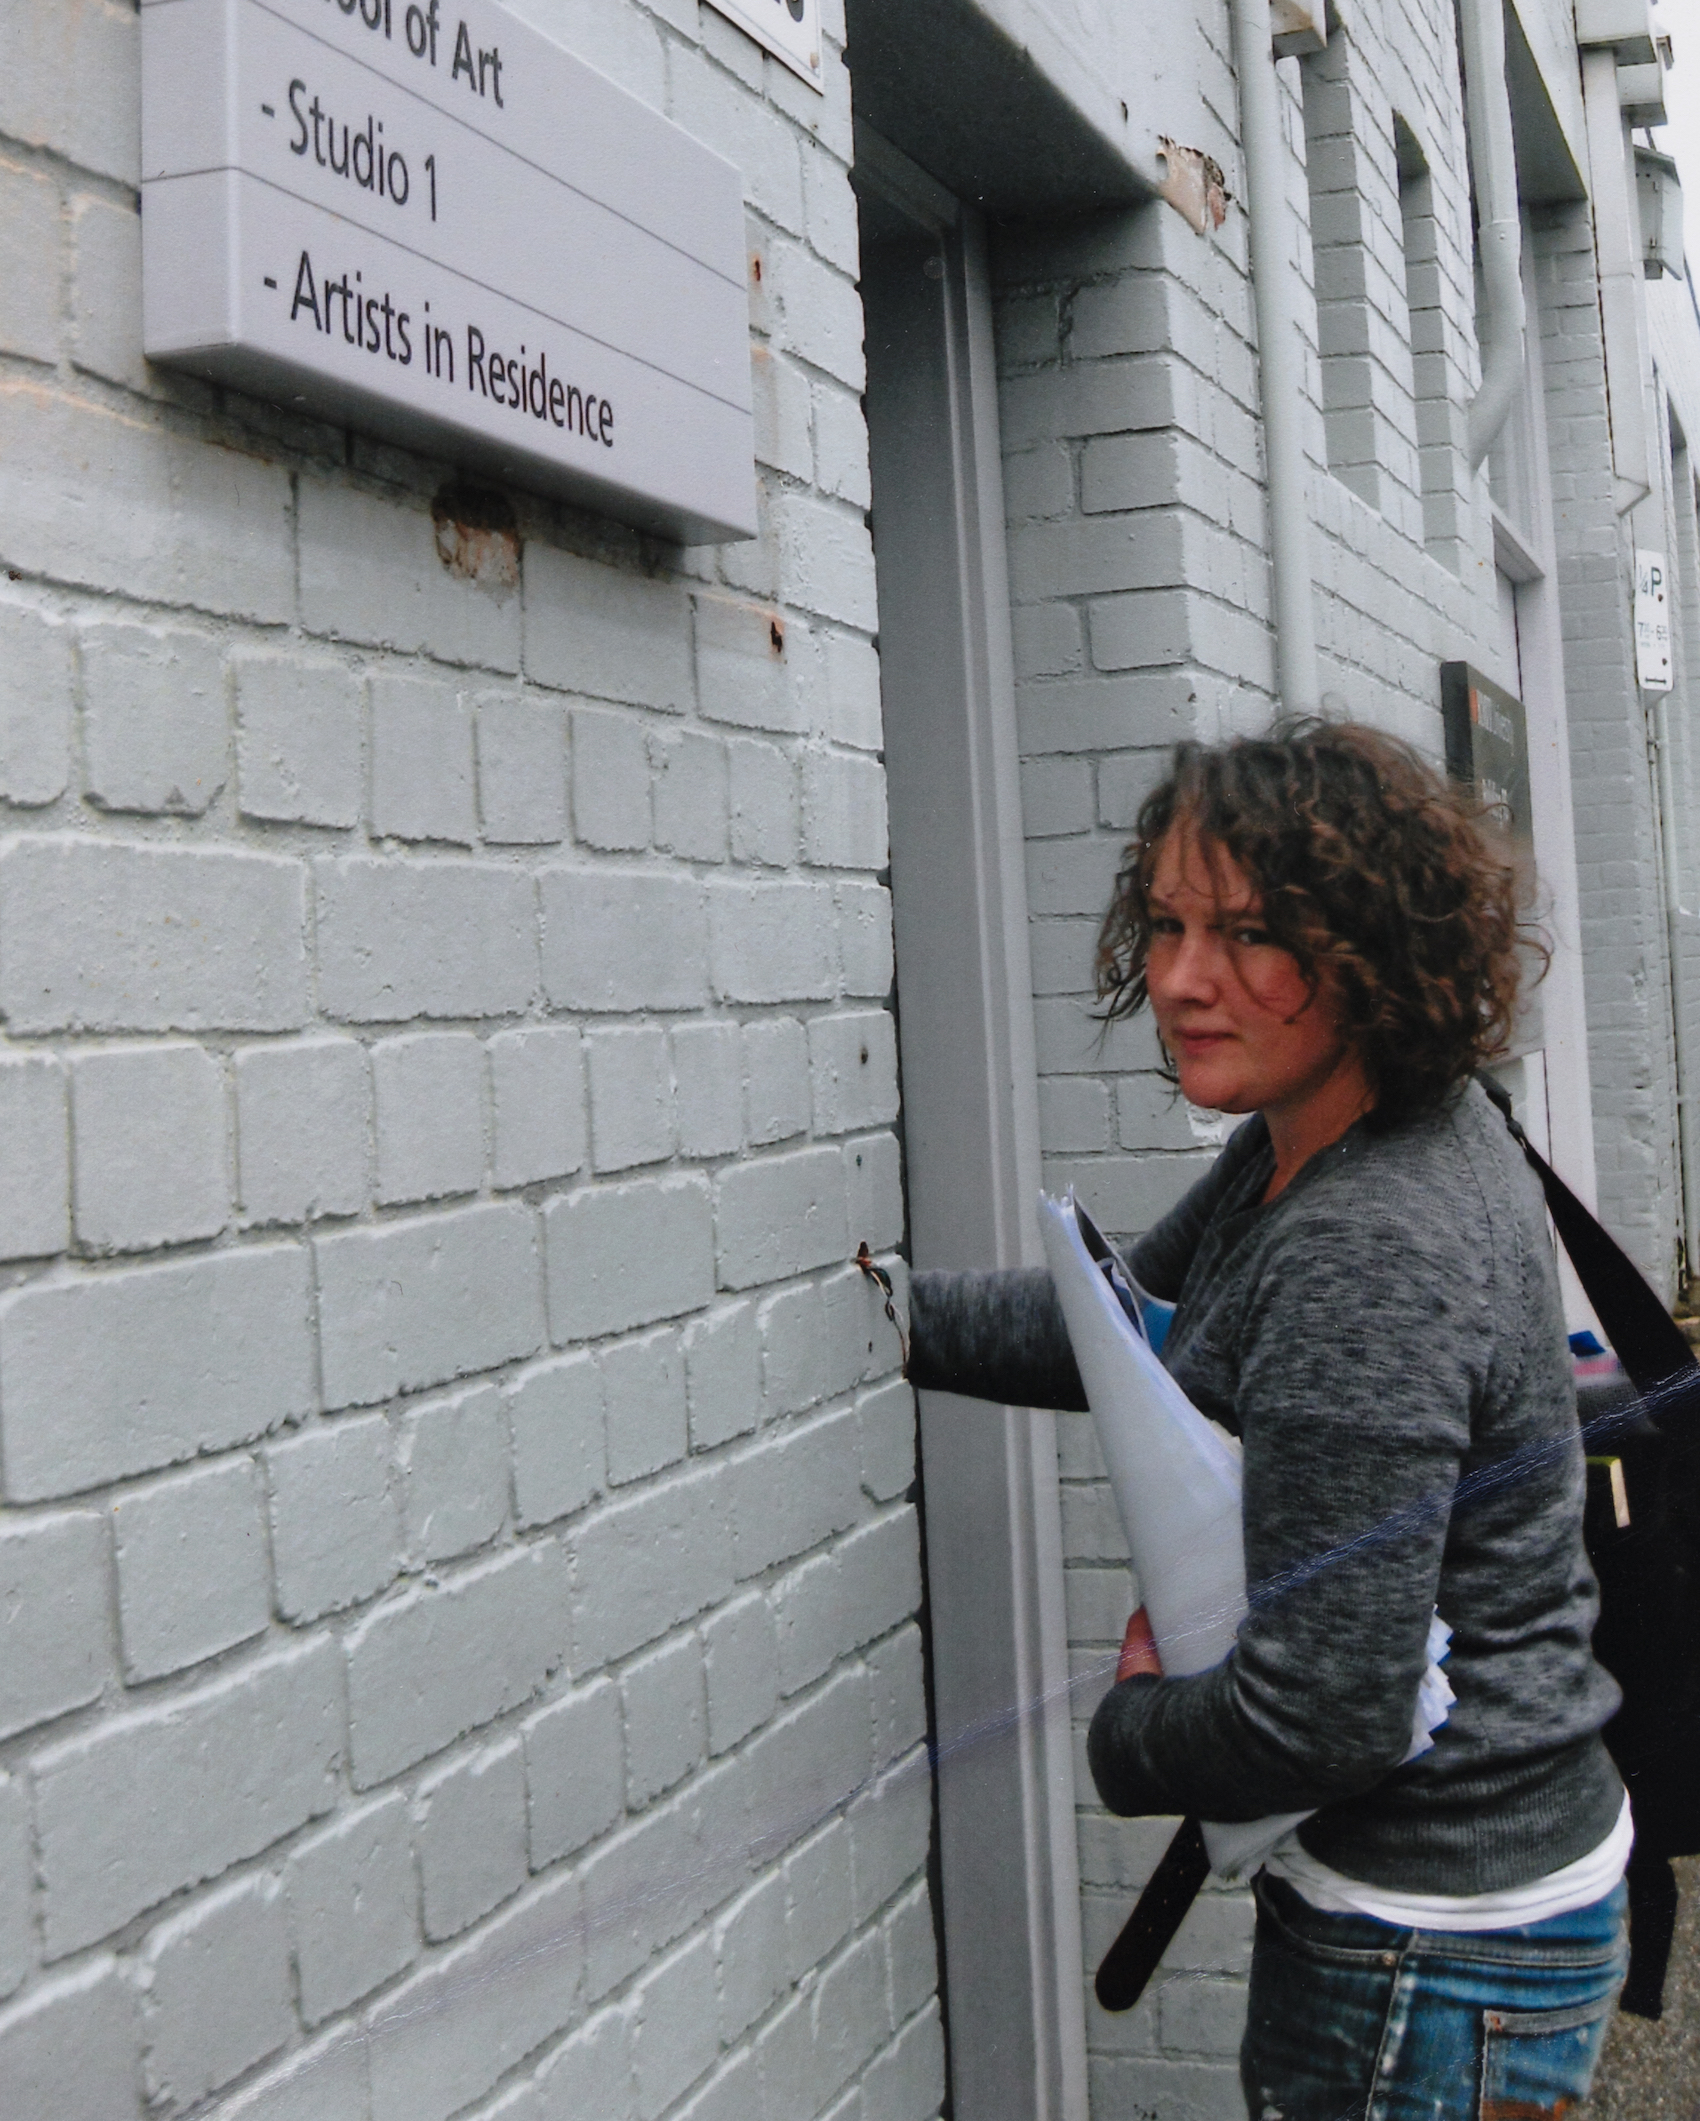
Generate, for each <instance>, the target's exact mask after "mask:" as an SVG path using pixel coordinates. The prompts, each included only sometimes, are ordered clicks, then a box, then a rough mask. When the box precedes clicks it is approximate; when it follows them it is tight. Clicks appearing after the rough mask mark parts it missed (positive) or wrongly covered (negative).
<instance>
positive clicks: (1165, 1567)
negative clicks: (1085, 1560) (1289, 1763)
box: [1039, 1191, 1453, 1879]
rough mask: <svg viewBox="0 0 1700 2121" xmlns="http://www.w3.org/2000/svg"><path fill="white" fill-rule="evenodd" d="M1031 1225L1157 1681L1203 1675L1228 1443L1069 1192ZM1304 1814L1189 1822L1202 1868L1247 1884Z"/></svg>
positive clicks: (1234, 1591) (1232, 1530)
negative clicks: (1166, 1354) (1170, 1362)
mask: <svg viewBox="0 0 1700 2121" xmlns="http://www.w3.org/2000/svg"><path fill="white" fill-rule="evenodd" d="M1039 1228H1040V1233H1041V1235H1042V1236H1043V1239H1044V1244H1045V1256H1046V1258H1047V1260H1048V1261H1049V1263H1050V1269H1051V1278H1052V1280H1053V1281H1054V1283H1055V1284H1056V1291H1057V1298H1058V1301H1059V1302H1060V1303H1061V1305H1062V1310H1063V1317H1064V1319H1065V1320H1066V1321H1067V1324H1068V1337H1069V1340H1070V1342H1071V1343H1072V1344H1073V1348H1074V1359H1075V1362H1076V1364H1077V1365H1078V1367H1079V1370H1080V1379H1081V1382H1082V1384H1084V1386H1085V1387H1086V1399H1087V1404H1088V1405H1089V1406H1090V1407H1091V1409H1092V1419H1093V1424H1094V1426H1095V1427H1096V1429H1097V1431H1098V1440H1099V1443H1100V1445H1101V1446H1102V1448H1103V1453H1104V1463H1105V1465H1106V1467H1107V1468H1108V1471H1109V1475H1110V1486H1111V1489H1112V1490H1113V1492H1114V1494H1115V1498H1116V1507H1117V1509H1118V1510H1119V1511H1120V1513H1121V1520H1122V1529H1123V1531H1124V1532H1125V1533H1126V1534H1127V1544H1128V1552H1129V1554H1130V1555H1131V1557H1132V1560H1133V1571H1134V1574H1135V1576H1136V1577H1137V1578H1138V1581H1139V1589H1140V1595H1141V1596H1142V1598H1143V1599H1144V1602H1145V1611H1146V1616H1147V1618H1148V1619H1149V1620H1150V1622H1151V1632H1152V1635H1153V1636H1154V1637H1155V1638H1156V1643H1157V1652H1158V1655H1159V1656H1160V1657H1161V1659H1162V1661H1163V1670H1164V1672H1165V1673H1167V1674H1170V1675H1173V1676H1174V1677H1176V1678H1181V1677H1185V1676H1186V1675H1187V1674H1188V1673H1191V1672H1204V1671H1208V1670H1209V1669H1210V1668H1211V1666H1212V1665H1217V1664H1220V1663H1221V1661H1222V1659H1223V1658H1224V1657H1226V1656H1227V1654H1228V1652H1229V1651H1230V1650H1231V1649H1232V1648H1233V1646H1234V1638H1235V1636H1236V1635H1237V1633H1238V1632H1239V1625H1240V1622H1241V1621H1242V1620H1243V1619H1244V1618H1245V1615H1246V1590H1245V1538H1244V1527H1243V1524H1242V1521H1241V1507H1240V1498H1241V1488H1242V1479H1241V1471H1240V1455H1239V1449H1238V1446H1237V1444H1236V1443H1235V1442H1234V1441H1233V1439H1232V1438H1230V1437H1229V1436H1227V1435H1226V1434H1225V1433H1224V1432H1223V1431H1221V1430H1219V1429H1218V1428H1216V1427H1215V1425H1214V1424H1213V1423H1212V1422H1210V1421H1208V1420H1206V1418H1205V1417H1204V1416H1203V1415H1202V1414H1201V1413H1200V1412H1199V1411H1198V1409H1197V1408H1196V1407H1195V1406H1194V1405H1193V1403H1192V1401H1191V1400H1190V1399H1188V1398H1187V1396H1186V1394H1185V1393H1184V1392H1183V1391H1182V1390H1181V1388H1180V1386H1179V1385H1178V1384H1177V1383H1176V1382H1175V1380H1174V1378H1173V1377H1171V1376H1170V1375H1169V1373H1168V1371H1167V1370H1166V1369H1164V1367H1163V1365H1162V1363H1161V1362H1160V1361H1159V1360H1158V1358H1157V1356H1156V1354H1155V1353H1154V1352H1153V1350H1152V1348H1151V1346H1150V1345H1149V1342H1148V1340H1147V1339H1146V1335H1145V1329H1144V1326H1143V1324H1142V1322H1141V1320H1142V1314H1143V1312H1144V1309H1145V1306H1146V1305H1147V1304H1149V1303H1150V1302H1151V1299H1149V1298H1147V1297H1146V1296H1145V1294H1144V1292H1143V1291H1142V1290H1141V1289H1139V1287H1138V1285H1137V1284H1136V1283H1135V1282H1134V1280H1133V1278H1132V1276H1131V1275H1130V1274H1129V1273H1128V1271H1127V1268H1126V1266H1125V1265H1124V1264H1123V1262H1122V1261H1121V1259H1120V1258H1119V1256H1118V1255H1117V1253H1116V1252H1115V1250H1114V1248H1113V1247H1112V1246H1111V1245H1110V1244H1109V1242H1108V1241H1107V1240H1106V1239H1105V1238H1104V1236H1103V1235H1102V1233H1101V1232H1100V1231H1099V1230H1098V1228H1097V1226H1096V1225H1095V1224H1094V1223H1093V1221H1092V1219H1091V1217H1090V1216H1089V1215H1088V1214H1087V1213H1086V1211H1085V1210H1084V1209H1083V1208H1082V1207H1080V1206H1079V1204H1078V1203H1077V1202H1076V1200H1075V1198H1074V1194H1073V1192H1072V1191H1070V1192H1069V1193H1068V1194H1067V1195H1066V1196H1065V1197H1064V1198H1063V1199H1062V1200H1060V1201H1057V1200H1052V1199H1050V1198H1048V1197H1047V1196H1045V1195H1043V1194H1041V1196H1040V1199H1039ZM1449 1638H1450V1631H1449V1630H1448V1629H1447V1628H1446V1625H1445V1623H1444V1622H1443V1621H1441V1620H1440V1619H1439V1618H1438V1616H1437V1617H1436V1619H1435V1621H1434V1622H1433V1624H1432V1626H1431V1627H1430V1630H1429V1654H1430V1660H1431V1661H1430V1665H1429V1669H1428V1672H1427V1673H1426V1674H1425V1676H1424V1680H1423V1686H1422V1690H1421V1692H1420V1694H1419V1699H1418V1707H1417V1712H1416V1718H1415V1727H1414V1729H1413V1733H1412V1754H1414V1753H1417V1752H1421V1751H1425V1750H1426V1749H1427V1748H1428V1747H1429V1746H1431V1745H1432V1744H1433V1743H1434V1741H1433V1739H1432V1737H1431V1736H1430V1735H1429V1733H1430V1731H1431V1729H1432V1728H1433V1727H1434V1725H1436V1724H1438V1723H1441V1722H1444V1720H1445V1717H1446V1711H1447V1708H1448V1707H1449V1706H1450V1705H1451V1702H1452V1699H1453V1695H1452V1689H1451V1688H1450V1687H1449V1686H1448V1685H1447V1683H1446V1680H1445V1678H1444V1676H1443V1675H1442V1674H1441V1672H1440V1669H1439V1658H1440V1657H1442V1656H1444V1655H1445V1650H1446V1643H1447V1641H1448V1640H1449ZM1406 1757H1407V1758H1410V1757H1411V1755H1407V1756H1406ZM1309 1817H1310V1814H1309V1812H1286V1813H1282V1814H1279V1815H1274V1816H1271V1817H1270V1818H1267V1819H1254V1820H1248V1821H1244V1822H1236V1823H1232V1824H1229V1823H1224V1822H1222V1821H1218V1820H1208V1819H1207V1820H1205V1821H1203V1822H1202V1825H1203V1830H1204V1844H1205V1847H1206V1849H1207V1850H1208V1851H1209V1855H1210V1867H1211V1869H1212V1870H1213V1871H1214V1872H1215V1873H1216V1874H1217V1876H1218V1877H1220V1878H1228V1879H1234V1878H1244V1877H1248V1876H1249V1875H1250V1874H1251V1872H1253V1871H1254V1870H1255V1869H1256V1868H1257V1866H1258V1865H1259V1864H1260V1863H1261V1862H1262V1861H1263V1859H1264V1857H1265V1856H1267V1855H1268V1853H1269V1851H1270V1850H1271V1849H1272V1848H1273V1847H1274V1846H1275V1844H1276V1843H1277V1842H1278V1841H1280V1840H1281V1839H1282V1838H1283V1836H1285V1835H1286V1834H1288V1833H1290V1832H1291V1831H1292V1829H1293V1828H1294V1827H1295V1826H1297V1825H1298V1824H1299V1822H1300V1821H1301V1820H1303V1819H1308V1818H1309Z"/></svg>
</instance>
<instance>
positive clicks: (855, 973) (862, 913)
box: [835, 882, 893, 998]
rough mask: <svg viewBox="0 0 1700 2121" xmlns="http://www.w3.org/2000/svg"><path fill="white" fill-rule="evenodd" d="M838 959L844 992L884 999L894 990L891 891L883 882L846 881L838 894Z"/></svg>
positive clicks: (838, 889)
mask: <svg viewBox="0 0 1700 2121" xmlns="http://www.w3.org/2000/svg"><path fill="white" fill-rule="evenodd" d="M835 896H836V900H837V906H838V958H839V964H840V966H841V967H842V970H843V981H844V992H845V993H846V994H848V995H872V996H878V997H881V998H883V997H884V996H885V995H887V994H889V993H890V992H891V981H892V970H893V961H892V947H891V893H890V892H889V891H887V890H886V888H885V887H884V885H883V884H857V883H849V882H845V883H842V884H840V885H839V886H838V888H837V892H836V894H835Z"/></svg>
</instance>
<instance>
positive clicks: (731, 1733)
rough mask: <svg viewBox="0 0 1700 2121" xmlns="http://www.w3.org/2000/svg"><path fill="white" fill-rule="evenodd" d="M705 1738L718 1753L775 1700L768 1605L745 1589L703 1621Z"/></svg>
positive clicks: (775, 1653) (775, 1651)
mask: <svg viewBox="0 0 1700 2121" xmlns="http://www.w3.org/2000/svg"><path fill="white" fill-rule="evenodd" d="M702 1640H703V1662H704V1671H705V1674H706V1678H707V1687H708V1738H709V1745H710V1748H711V1750H713V1751H714V1752H716V1753H724V1752H726V1751H728V1750H729V1749H730V1748H731V1747H732V1746H735V1745H736V1744H737V1743H738V1742H739V1740H740V1739H743V1738H747V1737H748V1736H749V1735H750V1733H751V1732H752V1731H754V1730H758V1729H759V1728H760V1727H761V1725H762V1724H764V1723H765V1722H766V1721H767V1719H768V1718H769V1717H770V1716H771V1715H772V1714H773V1711H774V1709H775V1708H776V1707H777V1705H778V1702H779V1645H778V1636H777V1633H776V1631H775V1627H774V1618H773V1608H772V1607H771V1605H769V1603H768V1600H767V1594H766V1593H765V1592H763V1591H748V1592H746V1593H745V1594H744V1596H743V1597H742V1598H735V1599H733V1600H732V1602H731V1604H730V1605H726V1606H723V1607H722V1608H721V1609H720V1611H719V1612H717V1613H715V1614H713V1615H711V1617H710V1618H709V1619H707V1620H705V1621H704V1622H703V1628H702Z"/></svg>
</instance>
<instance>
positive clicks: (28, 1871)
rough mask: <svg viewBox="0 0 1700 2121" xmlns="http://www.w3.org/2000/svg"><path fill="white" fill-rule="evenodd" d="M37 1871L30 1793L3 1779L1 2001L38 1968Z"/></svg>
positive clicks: (0, 1831)
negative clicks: (34, 1902) (33, 1911)
mask: <svg viewBox="0 0 1700 2121" xmlns="http://www.w3.org/2000/svg"><path fill="white" fill-rule="evenodd" d="M34 1869H35V1857H34V1851H33V1850H32V1848H31V1846H30V1806H29V1792H28V1790H27V1788H26V1787H25V1785H24V1783H23V1782H22V1781H21V1780H20V1779H19V1778H18V1777H17V1776H15V1775H0V1997H5V1996H10V1995H13V1994H15V1992H16V1991H17V1990H18V1989H19V1988H20V1987H21V1986H22V1985H23V1983H24V1981H25V1980H26V1979H27V1977H28V1976H29V1974H30V1973H31V1972H32V1971H33V1969H34V1966H35V1959H36V1945H35V1930H34V1926H33V1924H32V1922H31V1919H30V1917H31V1908H30V1900H31V1894H32V1889H33V1887H34V1883H35V1880H34V1875H33V1874H34Z"/></svg>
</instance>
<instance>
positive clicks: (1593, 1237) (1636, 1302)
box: [1477, 1076, 1700, 1442]
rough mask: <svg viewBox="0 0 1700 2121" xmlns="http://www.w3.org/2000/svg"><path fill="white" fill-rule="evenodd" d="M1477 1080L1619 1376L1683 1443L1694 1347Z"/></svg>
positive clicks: (1688, 1427) (1699, 1374) (1488, 1085)
mask: <svg viewBox="0 0 1700 2121" xmlns="http://www.w3.org/2000/svg"><path fill="white" fill-rule="evenodd" d="M1477 1080H1478V1081H1480V1083H1481V1085H1482V1088H1483V1089H1484V1090H1485V1091H1486V1092H1487V1094H1488V1096H1489V1097H1491V1098H1492V1099H1493V1101H1494V1103H1495V1104H1496V1105H1497V1106H1498V1107H1499V1109H1500V1111H1501V1112H1502V1113H1503V1114H1504V1116H1505V1124H1506V1125H1507V1127H1509V1128H1510V1130H1511V1135H1512V1139H1513V1140H1514V1141H1515V1142H1516V1144H1517V1146H1518V1147H1519V1148H1520V1149H1521V1150H1522V1152H1523V1154H1524V1156H1525V1157H1526V1158H1527V1159H1528V1163H1529V1167H1530V1169H1531V1170H1532V1171H1533V1172H1534V1174H1535V1176H1536V1177H1537V1178H1538V1179H1539V1180H1540V1182H1541V1190H1542V1192H1543V1193H1545V1195H1546V1198H1547V1211H1548V1213H1549V1214H1550V1215H1551V1216H1552V1220H1553V1227H1554V1228H1555V1229H1556V1230H1557V1232H1558V1234H1559V1236H1560V1238H1561V1239H1562V1240H1563V1243H1564V1249H1565V1251H1566V1252H1568V1253H1569V1254H1570V1264H1571V1265H1572V1266H1573V1267H1574V1268H1575V1269H1576V1278H1577V1280H1578V1281H1579V1282H1580V1283H1581V1284H1582V1286H1583V1288H1584V1289H1585V1290H1586V1291H1587V1292H1588V1301H1589V1302H1590V1303H1591V1304H1592V1305H1593V1307H1594V1310H1595V1313H1596V1315H1597V1316H1598V1318H1599V1321H1600V1324H1601V1325H1602V1326H1604V1327H1605V1329H1606V1338H1607V1340H1609V1341H1610V1342H1611V1345H1612V1351H1613V1353H1614V1354H1615V1355H1616V1356H1617V1359H1618V1361H1619V1362H1620V1363H1622V1365H1623V1368H1624V1374H1625V1375H1626V1376H1627V1377H1628V1379H1629V1381H1630V1383H1631V1384H1633V1385H1634V1387H1635V1389H1636V1391H1637V1392H1639V1393H1640V1395H1641V1398H1642V1400H1643V1402H1644V1404H1645V1406H1646V1409H1647V1412H1648V1414H1649V1415H1650V1416H1651V1418H1652V1420H1653V1423H1654V1425H1655V1426H1656V1427H1657V1428H1658V1429H1660V1430H1661V1431H1663V1433H1664V1434H1666V1435H1667V1436H1669V1437H1670V1438H1671V1440H1672V1441H1673V1442H1675V1441H1677V1440H1678V1439H1679V1438H1680V1439H1681V1440H1682V1441H1687V1440H1688V1434H1689V1432H1691V1431H1693V1430H1694V1429H1695V1428H1696V1426H1697V1425H1700V1394H1697V1393H1696V1391H1695V1389H1694V1388H1695V1386H1696V1384H1697V1383H1700V1364H1697V1363H1696V1361H1695V1357H1694V1350H1693V1349H1692V1348H1691V1347H1690V1346H1689V1345H1688V1342H1687V1341H1686V1340H1685V1339H1684V1338H1683V1334H1682V1330H1681V1328H1680V1327H1679V1326H1678V1325H1677V1324H1676V1322H1675V1321H1674V1320H1673V1319H1672V1317H1671V1315H1670V1313H1669V1312H1668V1311H1667V1310H1666V1309H1665V1307H1664V1305H1663V1304H1662V1303H1661V1302H1660V1301H1659V1299H1658V1297H1657V1296H1656V1295H1655V1294H1654V1293H1653V1291H1652V1290H1651V1289H1650V1288H1649V1287H1648V1286H1647V1283H1646V1281H1645V1280H1644V1278H1643V1277H1642V1274H1641V1272H1640V1269H1639V1268H1638V1267H1637V1266H1636V1265H1635V1263H1634V1261H1633V1260H1632V1259H1630V1257H1629V1255H1628V1254H1627V1253H1626V1252H1625V1251H1624V1250H1623V1248H1622V1246H1621V1245H1619V1244H1618V1243H1617V1241H1616V1240H1615V1239H1614V1238H1612V1237H1609V1236H1608V1235H1607V1234H1606V1232H1605V1231H1604V1230H1603V1229H1602V1228H1601V1227H1600V1225H1599V1223H1598V1221H1596V1219H1595V1218H1594V1217H1593V1216H1592V1215H1590V1214H1589V1213H1588V1211H1587V1209H1586V1208H1584V1207H1583V1205H1582V1203H1581V1202H1580V1201H1579V1200H1578V1199H1577V1198H1576V1196H1575V1194H1574V1193H1572V1192H1571V1190H1570V1188H1569V1187H1568V1186H1567V1185H1566V1184H1565V1183H1564V1181H1563V1179H1562V1178H1560V1177H1559V1175H1558V1173H1557V1172H1556V1171H1555V1170H1554V1169H1553V1168H1552V1166H1551V1165H1550V1164H1549V1163H1548V1162H1547V1160H1546V1158H1545V1157H1544V1156H1542V1155H1541V1153H1540V1152H1539V1150H1538V1149H1536V1147H1535V1146H1534V1144H1533V1143H1532V1142H1531V1141H1530V1139H1529V1137H1528V1136H1527V1135H1526V1134H1525V1133H1524V1132H1523V1129H1522V1128H1521V1127H1520V1126H1519V1125H1518V1124H1517V1121H1516V1119H1515V1118H1514V1117H1513V1115H1512V1111H1511V1100H1510V1098H1509V1097H1507V1095H1506V1094H1505V1092H1504V1091H1503V1090H1502V1089H1501V1088H1500V1086H1499V1084H1498V1083H1496V1082H1493V1081H1491V1080H1490V1079H1488V1078H1487V1077H1485V1076H1484V1077H1478V1078H1477Z"/></svg>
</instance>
